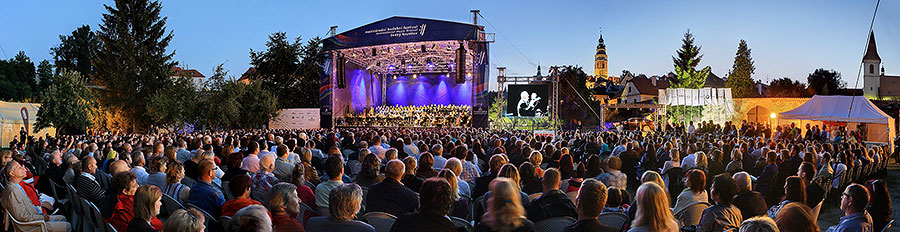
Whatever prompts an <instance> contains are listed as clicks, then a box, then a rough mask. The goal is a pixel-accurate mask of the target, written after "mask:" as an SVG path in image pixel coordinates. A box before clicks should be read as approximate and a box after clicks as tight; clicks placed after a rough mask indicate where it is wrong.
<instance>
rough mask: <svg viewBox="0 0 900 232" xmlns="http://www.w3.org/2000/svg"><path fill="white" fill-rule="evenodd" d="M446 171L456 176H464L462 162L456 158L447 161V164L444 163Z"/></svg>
mask: <svg viewBox="0 0 900 232" xmlns="http://www.w3.org/2000/svg"><path fill="white" fill-rule="evenodd" d="M444 169H450V171H453V173H454V174H456V175H460V174H462V169H463V167H462V161H460V160H459V159H457V158H456V157H453V158H450V159H447V162H446V163H444Z"/></svg>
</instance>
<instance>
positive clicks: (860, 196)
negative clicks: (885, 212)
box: [841, 184, 870, 212]
mask: <svg viewBox="0 0 900 232" xmlns="http://www.w3.org/2000/svg"><path fill="white" fill-rule="evenodd" d="M847 195H849V197H850V199H849V200H850V202H848V203H849V205H848V206H847V207H850V210H851V212H862V211H863V210H865V208H866V205H868V204H869V199H870V198H869V190H868V189H866V187H863V186H862V185H860V184H850V185H849V186H847V189H846V191H844V197H848V196H847ZM844 207H845V206H844V205H843V204H841V209H844Z"/></svg>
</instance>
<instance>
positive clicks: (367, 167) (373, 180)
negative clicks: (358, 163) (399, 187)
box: [354, 153, 385, 188]
mask: <svg viewBox="0 0 900 232" xmlns="http://www.w3.org/2000/svg"><path fill="white" fill-rule="evenodd" d="M380 165H381V160H380V159H379V158H378V156H377V155H376V154H375V153H369V154H368V155H366V156H365V158H363V161H362V167H361V169H360V171H359V174H357V175H356V180H355V181H354V182H355V183H356V184H357V185H359V187H363V188H369V187H370V186H372V185H374V184H377V183H380V182H381V181H382V180H384V179H385V178H384V174H381V173H379V171H378V167H379V166H380Z"/></svg>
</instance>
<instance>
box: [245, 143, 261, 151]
mask: <svg viewBox="0 0 900 232" xmlns="http://www.w3.org/2000/svg"><path fill="white" fill-rule="evenodd" d="M247 152H250V153H251V154H255V153H258V152H259V143H256V141H250V142H248V143H247Z"/></svg>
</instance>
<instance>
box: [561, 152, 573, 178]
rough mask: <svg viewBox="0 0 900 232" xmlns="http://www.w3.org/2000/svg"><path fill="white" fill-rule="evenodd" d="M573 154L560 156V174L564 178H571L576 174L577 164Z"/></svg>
mask: <svg viewBox="0 0 900 232" xmlns="http://www.w3.org/2000/svg"><path fill="white" fill-rule="evenodd" d="M572 162H573V161H572V156H571V155H569V154H565V155H562V156H560V157H559V174H560V178H562V179H569V178H571V177H572V175H574V174H575V164H574V163H572Z"/></svg>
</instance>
